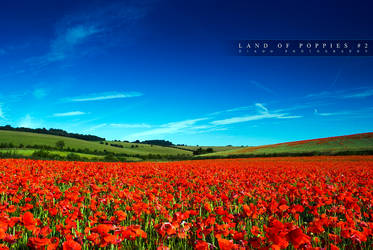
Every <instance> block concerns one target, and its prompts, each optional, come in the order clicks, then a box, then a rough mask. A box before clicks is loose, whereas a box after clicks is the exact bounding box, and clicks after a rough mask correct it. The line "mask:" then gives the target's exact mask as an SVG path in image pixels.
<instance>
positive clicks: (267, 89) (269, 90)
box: [249, 80, 273, 94]
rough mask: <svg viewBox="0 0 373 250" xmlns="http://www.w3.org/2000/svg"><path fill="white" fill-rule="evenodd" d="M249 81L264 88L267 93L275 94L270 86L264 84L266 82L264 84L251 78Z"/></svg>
mask: <svg viewBox="0 0 373 250" xmlns="http://www.w3.org/2000/svg"><path fill="white" fill-rule="evenodd" d="M249 83H250V84H252V85H254V86H255V87H257V88H259V89H262V90H264V91H265V92H267V93H270V94H273V91H272V90H271V89H270V88H268V87H266V86H264V84H262V83H260V82H258V81H255V80H250V81H249Z"/></svg>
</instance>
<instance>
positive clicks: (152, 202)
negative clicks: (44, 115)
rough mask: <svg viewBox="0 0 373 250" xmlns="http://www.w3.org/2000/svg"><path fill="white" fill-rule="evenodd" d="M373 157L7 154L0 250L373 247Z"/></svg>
mask: <svg viewBox="0 0 373 250" xmlns="http://www.w3.org/2000/svg"><path fill="white" fill-rule="evenodd" d="M372 176H373V157H371V156H364V157H363V156H361V157H360V156H348V157H346V156H345V157H303V158H302V157H297V158H256V159H234V160H201V161H182V162H168V163H159V162H156V163H154V162H141V163H99V162H95V163H89V162H59V161H33V160H12V159H6V160H0V249H8V248H14V249H18V248H33V249H60V248H63V249H92V248H108V249H117V248H119V249H191V248H195V249H258V248H262V249H269V248H271V249H294V248H296V249H298V248H307V249H338V248H340V249H360V248H363V249H367V248H370V249H371V248H373V245H372V244H373V240H372V229H373V207H372V205H373V180H372Z"/></svg>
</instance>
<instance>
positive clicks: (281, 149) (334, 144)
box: [201, 133, 373, 157]
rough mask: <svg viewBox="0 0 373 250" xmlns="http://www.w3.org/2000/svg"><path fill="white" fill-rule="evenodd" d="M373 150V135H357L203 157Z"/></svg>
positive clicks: (243, 149) (245, 149)
mask: <svg viewBox="0 0 373 250" xmlns="http://www.w3.org/2000/svg"><path fill="white" fill-rule="evenodd" d="M372 150H373V133H364V134H355V135H348V136H337V137H329V138H321V139H315V140H305V141H296V142H288V143H279V144H273V145H265V146H257V147H243V148H239V149H232V150H226V151H220V152H214V153H210V154H204V155H201V156H214V157H227V156H234V155H242V156H245V155H247V156H255V155H265V154H284V153H290V154H291V153H311V152H318V153H330V154H336V153H338V152H347V151H349V152H359V151H372Z"/></svg>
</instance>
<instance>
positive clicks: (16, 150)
mask: <svg viewBox="0 0 373 250" xmlns="http://www.w3.org/2000/svg"><path fill="white" fill-rule="evenodd" d="M38 150H39V149H20V148H11V149H0V152H1V153H12V154H16V155H22V156H32V154H33V153H34V152H35V151H38ZM48 152H49V153H50V154H57V155H60V156H63V157H66V156H67V155H68V154H70V152H66V151H57V150H48ZM74 154H76V155H79V156H80V157H85V158H88V159H93V158H98V159H103V158H104V156H102V155H93V154H84V153H74Z"/></svg>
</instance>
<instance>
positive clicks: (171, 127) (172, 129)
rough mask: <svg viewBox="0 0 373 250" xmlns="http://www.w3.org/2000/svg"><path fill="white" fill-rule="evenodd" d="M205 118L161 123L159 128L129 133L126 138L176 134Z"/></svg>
mask: <svg viewBox="0 0 373 250" xmlns="http://www.w3.org/2000/svg"><path fill="white" fill-rule="evenodd" d="M206 119H207V118H198V119H193V120H185V121H179V122H170V123H166V124H163V125H161V126H160V127H159V128H155V129H151V130H147V131H143V132H139V133H135V134H132V135H129V136H128V137H127V139H130V140H131V139H140V138H144V137H151V136H158V135H164V134H176V133H180V132H185V130H187V129H191V128H193V125H194V124H195V123H197V122H199V121H203V120H206Z"/></svg>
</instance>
